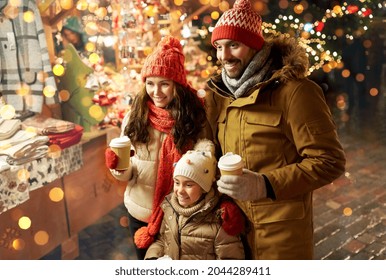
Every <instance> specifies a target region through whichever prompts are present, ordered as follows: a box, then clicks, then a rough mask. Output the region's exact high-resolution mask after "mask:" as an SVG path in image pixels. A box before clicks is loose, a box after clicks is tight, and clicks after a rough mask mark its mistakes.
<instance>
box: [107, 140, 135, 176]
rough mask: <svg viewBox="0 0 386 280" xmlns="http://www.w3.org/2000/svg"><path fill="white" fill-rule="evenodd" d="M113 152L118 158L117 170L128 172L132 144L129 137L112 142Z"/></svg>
mask: <svg viewBox="0 0 386 280" xmlns="http://www.w3.org/2000/svg"><path fill="white" fill-rule="evenodd" d="M109 146H110V148H111V150H112V151H113V152H114V153H115V154H116V155H117V156H118V165H117V167H116V168H115V169H116V170H126V169H128V168H129V166H130V150H131V142H130V139H129V137H127V136H123V137H118V138H114V139H112V140H111V141H110V145H109Z"/></svg>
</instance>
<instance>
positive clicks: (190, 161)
mask: <svg viewBox="0 0 386 280" xmlns="http://www.w3.org/2000/svg"><path fill="white" fill-rule="evenodd" d="M214 151H215V148H214V144H213V143H212V141H210V140H207V139H203V140H199V141H198V142H197V144H196V145H195V146H194V150H190V151H187V152H186V153H185V154H184V155H183V156H182V157H181V159H180V160H179V161H178V162H177V164H176V166H175V168H174V173H173V178H174V177H176V176H185V177H187V178H189V179H191V180H193V181H194V182H196V183H197V184H199V185H200V187H201V188H202V189H203V190H204V191H205V192H209V191H210V188H211V187H212V184H213V182H214V181H215V176H216V168H217V161H216V158H215V156H214Z"/></svg>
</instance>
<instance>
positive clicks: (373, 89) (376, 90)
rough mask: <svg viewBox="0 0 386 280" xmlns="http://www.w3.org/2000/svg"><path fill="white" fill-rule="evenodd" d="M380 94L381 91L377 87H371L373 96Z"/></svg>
mask: <svg viewBox="0 0 386 280" xmlns="http://www.w3.org/2000/svg"><path fill="white" fill-rule="evenodd" d="M378 94H379V91H378V89H377V88H371V89H370V95H371V96H377V95H378Z"/></svg>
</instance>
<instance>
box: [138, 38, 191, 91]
mask: <svg viewBox="0 0 386 280" xmlns="http://www.w3.org/2000/svg"><path fill="white" fill-rule="evenodd" d="M184 63H185V56H184V54H183V52H182V46H181V44H180V42H179V41H178V40H177V39H176V38H174V37H172V36H169V35H168V36H165V37H164V38H162V40H161V41H160V42H159V43H158V45H157V47H156V48H155V50H154V51H153V52H152V53H151V54H150V55H149V56H148V57H147V58H146V60H145V63H144V65H143V67H142V71H141V76H142V80H143V81H145V80H146V78H147V77H155V76H160V77H164V78H167V79H170V80H173V81H175V82H176V83H179V84H181V85H183V86H187V85H188V83H187V80H186V72H185V67H184Z"/></svg>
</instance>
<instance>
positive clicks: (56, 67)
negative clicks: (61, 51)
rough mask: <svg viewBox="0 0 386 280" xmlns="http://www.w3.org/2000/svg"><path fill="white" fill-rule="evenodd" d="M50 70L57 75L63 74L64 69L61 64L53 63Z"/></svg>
mask: <svg viewBox="0 0 386 280" xmlns="http://www.w3.org/2000/svg"><path fill="white" fill-rule="evenodd" d="M52 72H54V74H55V75H56V76H58V77H61V76H63V74H64V72H65V69H64V66H63V65H62V64H55V65H54V67H52Z"/></svg>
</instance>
